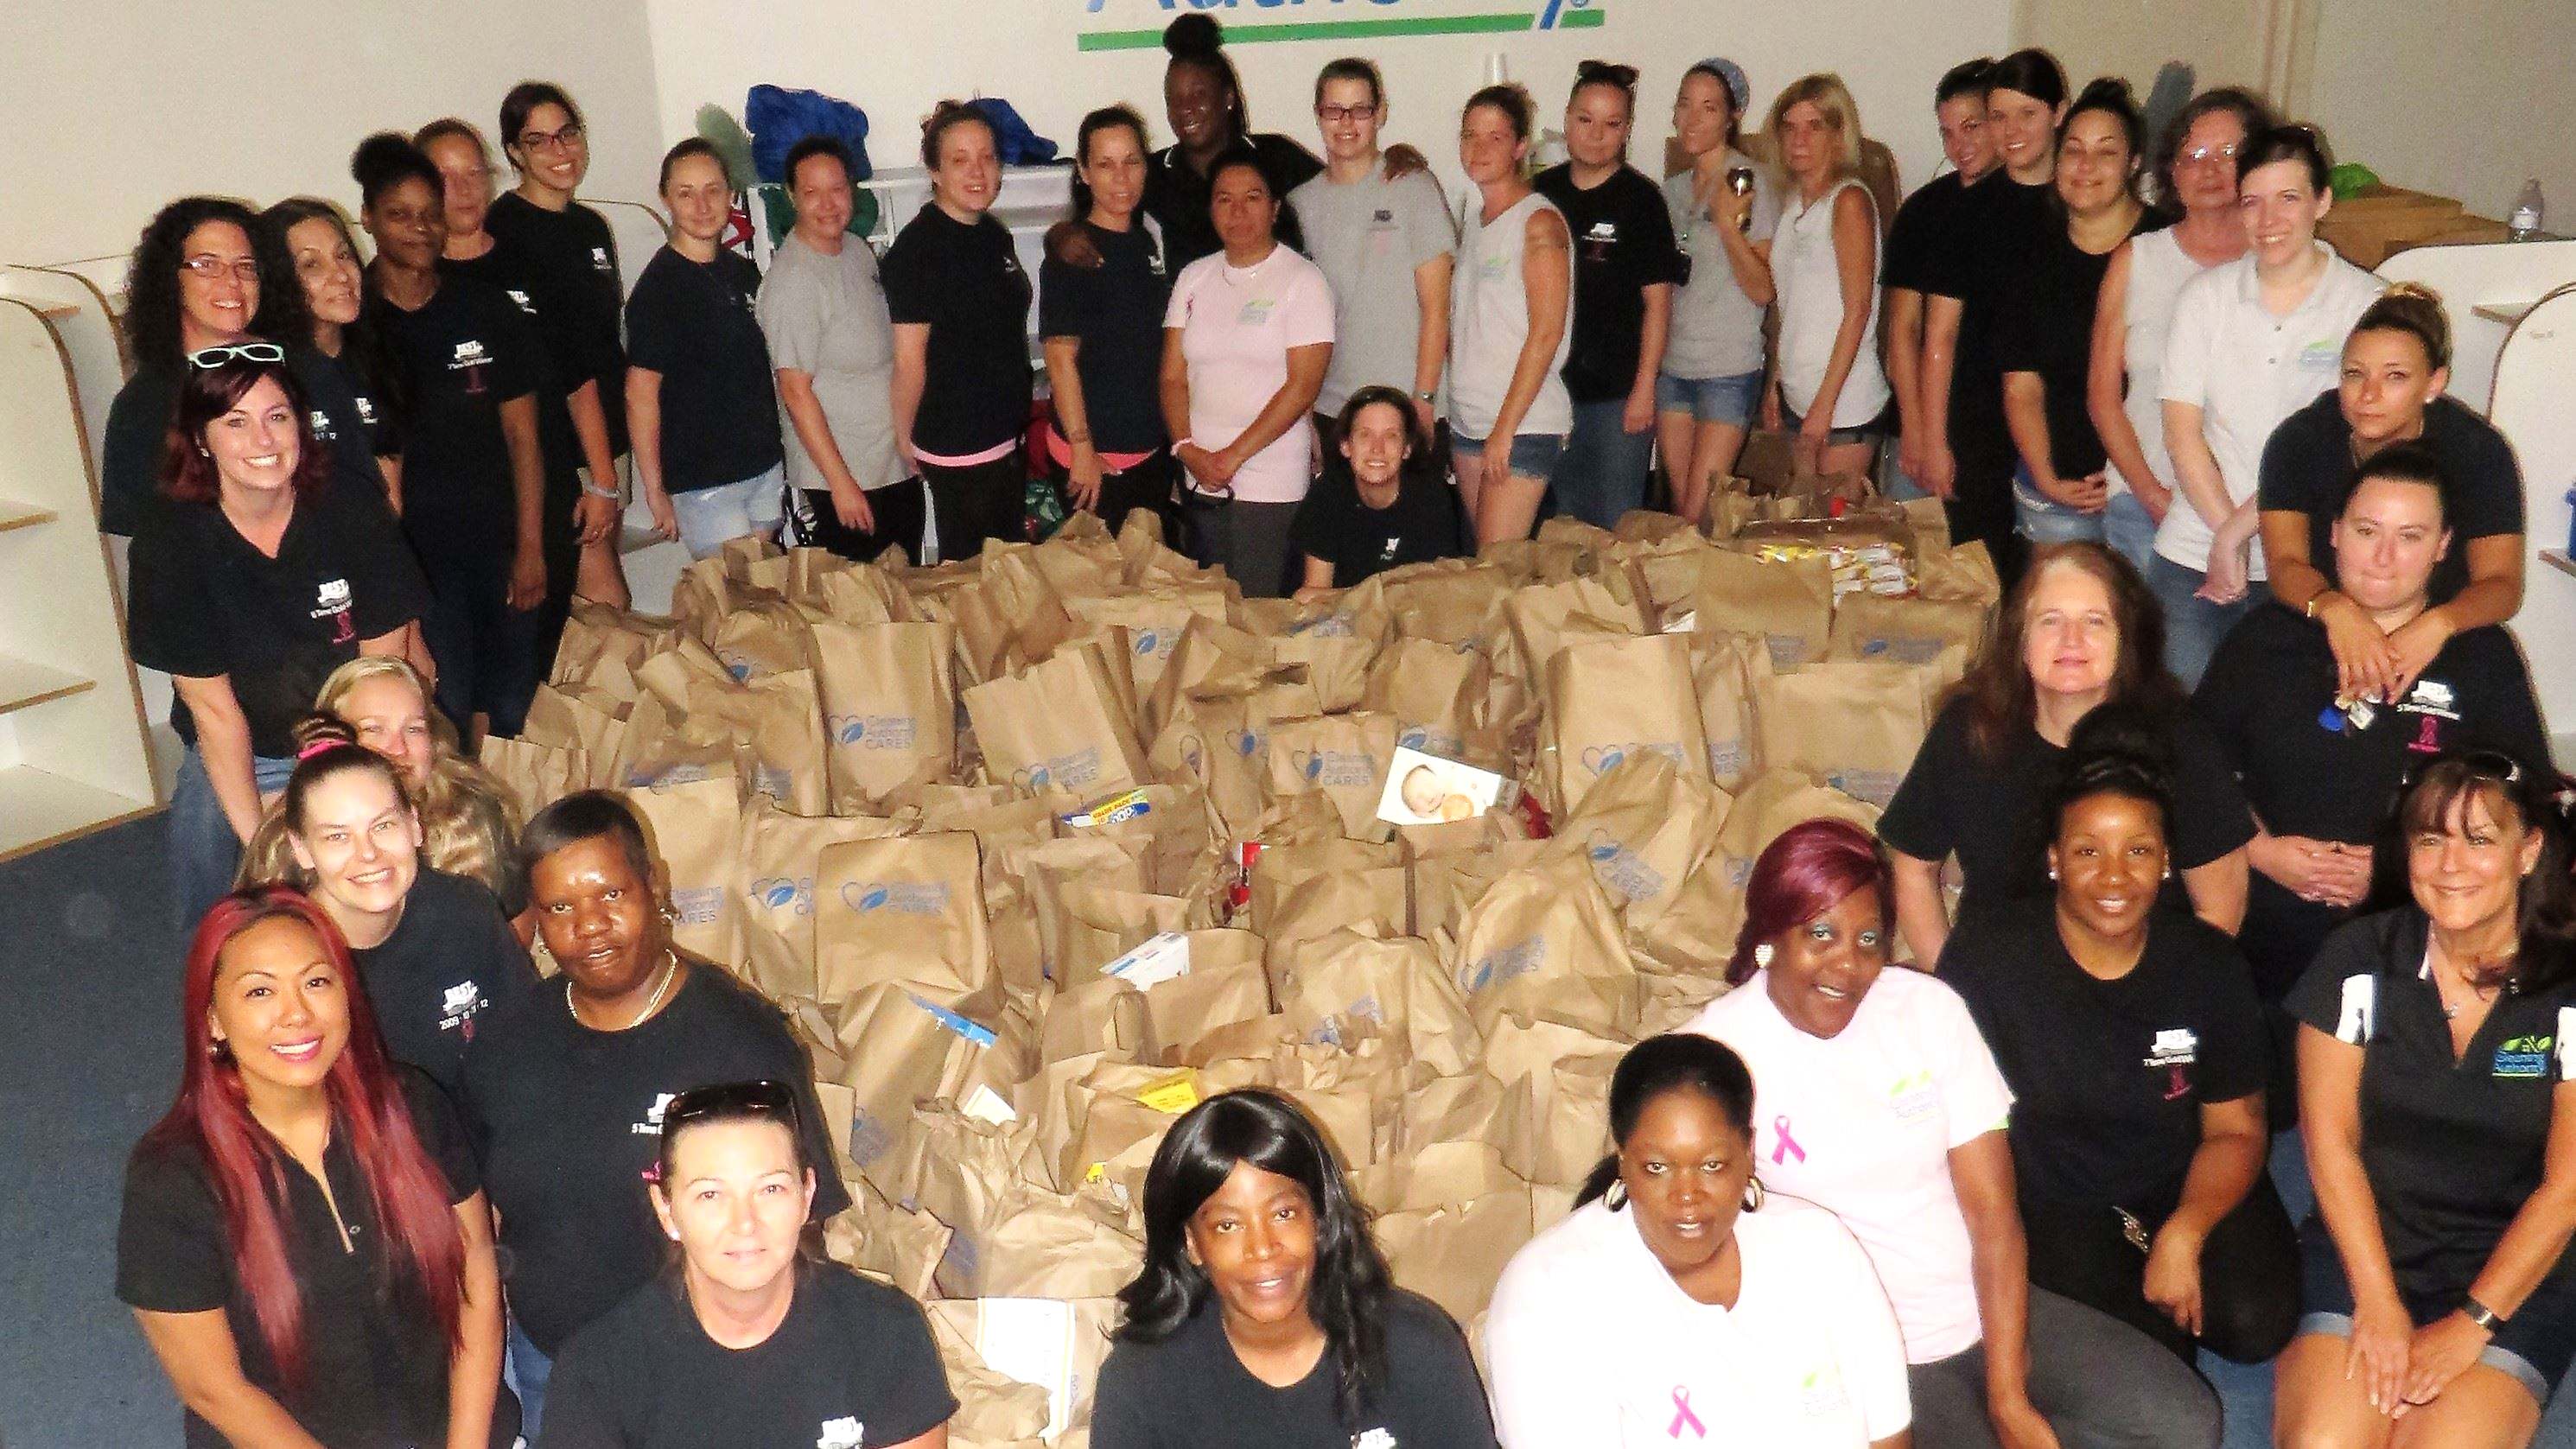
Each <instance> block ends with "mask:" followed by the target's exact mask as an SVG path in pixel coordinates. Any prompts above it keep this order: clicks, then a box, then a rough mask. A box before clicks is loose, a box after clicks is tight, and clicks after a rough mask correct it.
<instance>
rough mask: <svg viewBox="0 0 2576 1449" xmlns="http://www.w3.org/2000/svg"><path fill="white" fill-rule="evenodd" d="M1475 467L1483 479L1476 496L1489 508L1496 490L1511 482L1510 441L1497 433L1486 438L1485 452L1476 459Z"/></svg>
mask: <svg viewBox="0 0 2576 1449" xmlns="http://www.w3.org/2000/svg"><path fill="white" fill-rule="evenodd" d="M1476 466H1477V470H1478V471H1479V472H1480V473H1481V474H1482V475H1483V479H1484V482H1483V486H1482V487H1481V488H1480V489H1479V490H1478V492H1477V496H1478V498H1479V499H1481V500H1483V501H1484V502H1485V503H1486V506H1488V507H1490V506H1492V500H1493V499H1494V497H1495V496H1496V494H1497V490H1499V489H1500V488H1502V486H1503V485H1504V484H1506V483H1509V482H1511V481H1512V440H1511V439H1510V438H1507V437H1504V436H1502V435H1501V434H1499V433H1498V434H1496V435H1495V436H1493V437H1490V438H1487V439H1486V440H1485V451H1484V453H1483V454H1482V455H1481V456H1479V457H1478V458H1477V460H1476Z"/></svg>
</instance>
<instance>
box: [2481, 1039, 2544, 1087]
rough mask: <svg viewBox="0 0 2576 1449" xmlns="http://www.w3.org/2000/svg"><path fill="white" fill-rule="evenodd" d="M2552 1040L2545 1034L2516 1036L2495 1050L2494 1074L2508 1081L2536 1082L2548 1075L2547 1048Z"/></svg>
mask: <svg viewBox="0 0 2576 1449" xmlns="http://www.w3.org/2000/svg"><path fill="white" fill-rule="evenodd" d="M2551 1045H2553V1042H2552V1039H2551V1038H2550V1036H2549V1035H2548V1033H2546V1032H2542V1033H2539V1034H2537V1035H2532V1036H2518V1037H2515V1038H2514V1039H2513V1040H2511V1041H2509V1042H2506V1043H2505V1044H2504V1045H2502V1046H2500V1047H2497V1048H2496V1053H2495V1074H2496V1076H2497V1077H2499V1078H2502V1079H2504V1080H2508V1081H2516V1080H2519V1081H2537V1080H2538V1079H2540V1078H2542V1077H2545V1076H2548V1075H2549V1048H2550V1047H2551Z"/></svg>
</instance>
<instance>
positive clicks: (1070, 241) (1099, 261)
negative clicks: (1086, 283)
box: [1046, 220, 1106, 271]
mask: <svg viewBox="0 0 2576 1449" xmlns="http://www.w3.org/2000/svg"><path fill="white" fill-rule="evenodd" d="M1046 251H1047V255H1048V256H1051V257H1053V258H1055V259H1056V260H1057V261H1059V262H1062V263H1064V264H1065V265H1066V266H1068V267H1080V268H1082V269H1083V270H1084V271H1094V270H1097V269H1098V268H1100V267H1101V266H1103V265H1105V264H1106V259H1104V258H1103V257H1102V256H1101V255H1100V245H1099V243H1097V242H1095V241H1093V240H1092V239H1091V231H1090V229H1089V228H1087V227H1085V226H1084V225H1083V224H1082V223H1081V222H1079V221H1073V220H1066V221H1059V222H1057V223H1056V224H1055V225H1053V226H1051V227H1048V228H1047V234H1046Z"/></svg>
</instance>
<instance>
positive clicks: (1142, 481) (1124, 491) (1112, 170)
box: [1038, 106, 1173, 533]
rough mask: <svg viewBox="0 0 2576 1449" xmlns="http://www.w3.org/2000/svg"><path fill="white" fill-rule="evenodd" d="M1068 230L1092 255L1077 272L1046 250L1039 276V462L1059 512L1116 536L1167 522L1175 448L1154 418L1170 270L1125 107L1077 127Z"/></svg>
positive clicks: (1136, 133)
mask: <svg viewBox="0 0 2576 1449" xmlns="http://www.w3.org/2000/svg"><path fill="white" fill-rule="evenodd" d="M1075 155H1076V156H1077V157H1078V158H1079V160H1078V162H1077V165H1076V170H1075V172H1074V183H1073V209H1074V220H1075V223H1076V224H1077V225H1078V226H1079V227H1080V228H1081V229H1082V231H1083V232H1084V233H1085V234H1086V235H1087V236H1088V237H1089V238H1090V241H1091V246H1092V249H1093V250H1094V251H1095V252H1097V253H1099V256H1100V264H1099V265H1098V266H1095V267H1084V266H1077V265H1074V264H1073V263H1071V262H1068V261H1066V260H1064V259H1062V258H1060V257H1058V256H1057V255H1056V254H1055V252H1054V251H1053V250H1052V249H1050V250H1049V251H1048V253H1047V256H1046V259H1045V260H1044V261H1042V262H1040V263H1039V264H1038V280H1039V285H1038V335H1039V338H1040V339H1041V341H1042V344H1043V345H1044V347H1045V349H1046V369H1047V393H1048V397H1049V400H1050V402H1051V404H1052V411H1053V413H1054V416H1053V418H1052V419H1051V420H1050V422H1049V426H1048V428H1047V435H1046V444H1047V454H1048V459H1049V461H1050V463H1052V465H1053V468H1054V472H1055V478H1056V486H1057V487H1058V488H1061V489H1062V490H1064V497H1065V503H1066V504H1067V505H1068V506H1070V507H1073V508H1081V509H1086V510H1089V511H1090V512H1093V513H1097V514H1098V515H1100V521H1101V522H1102V523H1104V524H1106V525H1108V527H1109V529H1110V531H1111V532H1113V533H1114V532H1116V531H1117V529H1118V526H1119V525H1120V523H1122V522H1123V521H1125V519H1126V517H1127V513H1128V510H1130V509H1133V508H1146V509H1151V510H1152V511H1154V512H1155V513H1156V514H1158V515H1161V514H1168V513H1169V512H1170V510H1171V506H1172V482H1173V464H1172V450H1171V439H1170V437H1169V436H1167V435H1166V433H1165V430H1164V427H1163V416H1162V410H1161V409H1160V408H1159V407H1157V406H1156V398H1157V397H1158V395H1159V382H1158V373H1159V370H1160V363H1161V359H1162V351H1163V309H1164V304H1165V303H1166V302H1168V301H1169V300H1170V299H1171V294H1172V268H1171V266H1170V264H1169V263H1168V261H1167V260H1166V259H1165V257H1164V255H1163V239H1162V237H1161V236H1160V235H1159V234H1158V227H1157V226H1156V224H1155V223H1153V222H1151V221H1149V220H1147V219H1146V218H1145V217H1144V216H1143V215H1141V214H1140V212H1139V210H1138V207H1139V205H1140V204H1141V202H1142V200H1143V198H1144V194H1145V169H1146V153H1145V123H1144V121H1143V120H1142V119H1141V118H1139V117H1138V116H1137V114H1136V113H1135V112H1134V111H1131V110H1129V109H1127V108H1126V107H1125V106H1110V107H1107V108H1105V109H1102V110H1097V111H1094V112H1092V113H1091V114H1090V115H1087V116H1085V117H1083V118H1082V130H1081V132H1080V139H1079V141H1078V142H1077V143H1076V145H1075Z"/></svg>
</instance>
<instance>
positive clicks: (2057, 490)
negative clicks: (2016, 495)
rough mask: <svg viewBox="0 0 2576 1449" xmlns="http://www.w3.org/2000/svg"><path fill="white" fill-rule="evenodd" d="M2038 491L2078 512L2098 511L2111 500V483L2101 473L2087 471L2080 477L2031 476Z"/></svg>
mask: <svg viewBox="0 0 2576 1449" xmlns="http://www.w3.org/2000/svg"><path fill="white" fill-rule="evenodd" d="M2030 481H2031V482H2032V483H2033V484H2035V485H2037V486H2038V488H2039V491H2040V492H2041V493H2043V494H2046V495H2047V496H2048V498H2049V499H2050V501H2052V502H2056V503H2061V504H2064V505H2065V506H2066V507H2068V508H2072V509H2074V510H2075V511H2076V512H2078V513H2099V512H2101V511H2102V510H2103V508H2104V507H2106V506H2108V505H2109V503H2110V502H2111V485H2110V483H2109V481H2108V480H2107V479H2105V478H2104V477H2103V475H2102V474H2100V473H2098V472H2096V473H2087V474H2085V475H2084V476H2083V477H2081V478H2036V477H2035V478H2033V479H2031V480H2030Z"/></svg>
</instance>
